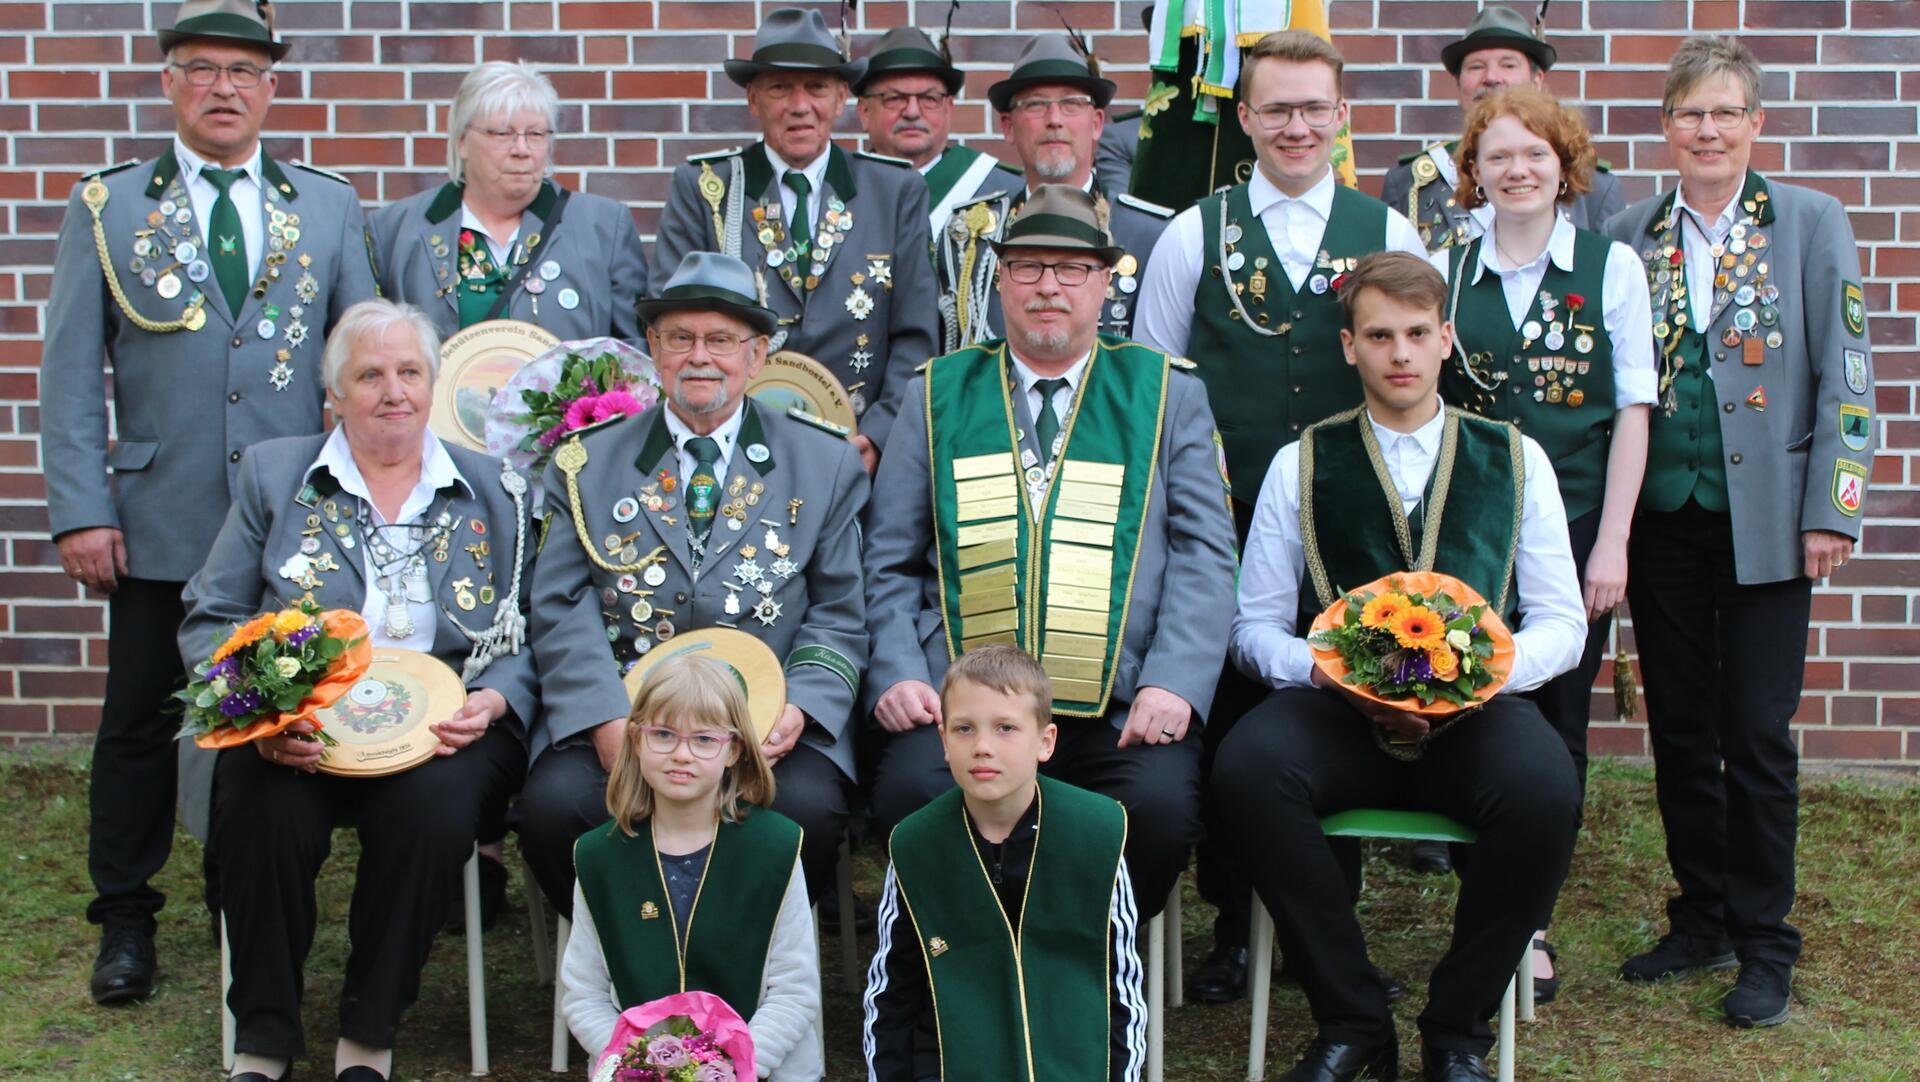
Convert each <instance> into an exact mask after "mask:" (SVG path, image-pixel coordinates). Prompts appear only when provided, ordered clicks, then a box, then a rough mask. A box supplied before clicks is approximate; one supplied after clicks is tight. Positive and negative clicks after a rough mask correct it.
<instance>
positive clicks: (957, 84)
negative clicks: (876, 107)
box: [849, 50, 967, 94]
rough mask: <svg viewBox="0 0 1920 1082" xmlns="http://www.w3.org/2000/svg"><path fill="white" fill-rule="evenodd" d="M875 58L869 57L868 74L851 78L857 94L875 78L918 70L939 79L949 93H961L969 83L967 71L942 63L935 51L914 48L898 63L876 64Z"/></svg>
mask: <svg viewBox="0 0 1920 1082" xmlns="http://www.w3.org/2000/svg"><path fill="white" fill-rule="evenodd" d="M874 60H875V58H874V57H871V56H870V57H867V71H866V74H864V75H862V76H861V77H860V78H859V79H858V80H849V81H850V82H851V83H852V86H853V92H854V93H855V94H865V93H866V92H867V87H868V86H870V85H872V83H873V81H874V80H875V79H879V78H881V77H883V76H887V75H911V74H914V73H916V72H917V73H921V74H925V75H931V76H933V77H934V78H936V79H939V80H940V82H941V83H943V84H945V86H946V88H947V93H949V94H958V93H960V88H961V87H963V86H965V85H967V73H966V72H964V71H961V70H960V69H959V68H956V67H953V66H951V65H948V64H943V63H941V62H940V58H939V56H938V55H936V54H934V53H925V54H922V53H920V51H919V50H913V51H912V53H911V54H910V55H909V56H907V57H902V58H901V59H900V60H899V61H898V62H897V63H892V64H889V63H886V62H885V61H884V60H882V61H881V62H880V63H879V64H875V63H874Z"/></svg>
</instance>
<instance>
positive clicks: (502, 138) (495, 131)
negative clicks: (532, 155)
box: [469, 128, 553, 151]
mask: <svg viewBox="0 0 1920 1082" xmlns="http://www.w3.org/2000/svg"><path fill="white" fill-rule="evenodd" d="M469 130H471V131H477V132H479V133H480V137H481V138H482V139H485V140H486V141H487V142H489V143H492V144H493V145H494V146H496V147H500V148H502V149H504V148H506V147H510V146H512V145H513V144H515V143H517V142H519V141H520V140H522V139H525V140H526V141H527V149H528V150H532V151H541V150H545V149H547V143H548V141H549V140H551V139H552V138H553V133H552V132H550V131H547V130H546V129H545V128H529V129H527V130H526V131H515V130H513V129H512V128H473V129H469Z"/></svg>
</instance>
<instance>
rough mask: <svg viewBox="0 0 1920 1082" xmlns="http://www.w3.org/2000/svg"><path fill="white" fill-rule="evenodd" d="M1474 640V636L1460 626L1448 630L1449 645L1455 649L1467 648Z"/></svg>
mask: <svg viewBox="0 0 1920 1082" xmlns="http://www.w3.org/2000/svg"><path fill="white" fill-rule="evenodd" d="M1472 642H1473V636H1471V635H1469V634H1468V633H1467V632H1465V631H1463V630H1461V629H1459V628H1455V629H1454V630H1452V631H1449V632H1447V645H1448V646H1451V647H1453V648H1454V649H1455V650H1465V649H1466V648H1467V646H1468V645H1469V644H1471V643H1472Z"/></svg>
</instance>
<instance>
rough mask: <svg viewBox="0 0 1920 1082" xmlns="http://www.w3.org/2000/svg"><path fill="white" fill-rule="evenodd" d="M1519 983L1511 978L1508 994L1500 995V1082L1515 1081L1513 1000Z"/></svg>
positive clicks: (1508, 983) (1508, 984)
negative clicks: (1515, 988)
mask: <svg viewBox="0 0 1920 1082" xmlns="http://www.w3.org/2000/svg"><path fill="white" fill-rule="evenodd" d="M1518 983H1519V981H1518V980H1517V979H1516V980H1509V981H1508V982H1507V991H1506V994H1505V995H1503V996H1501V997H1500V1067H1499V1076H1500V1082H1513V1001H1514V986H1515V985H1516V984H1518Z"/></svg>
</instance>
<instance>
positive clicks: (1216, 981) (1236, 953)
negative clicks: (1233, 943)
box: [1187, 946, 1247, 1003]
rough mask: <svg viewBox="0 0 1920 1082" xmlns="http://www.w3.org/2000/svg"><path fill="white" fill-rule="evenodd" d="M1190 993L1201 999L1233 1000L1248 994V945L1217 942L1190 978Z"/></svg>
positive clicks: (1188, 992)
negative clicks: (1226, 945)
mask: <svg viewBox="0 0 1920 1082" xmlns="http://www.w3.org/2000/svg"><path fill="white" fill-rule="evenodd" d="M1187 995H1188V997H1189V998H1192V999H1197V1000H1199V1001H1200V1002H1202V1003H1232V1002H1233V1001H1234V1000H1237V999H1244V998H1246V995H1247V948H1246V947H1244V946H1239V947H1222V946H1215V947H1214V948H1213V953H1212V954H1209V955H1207V960H1206V961H1204V962H1201V963H1200V968H1198V969H1196V970H1194V971H1193V976H1192V977H1189V978H1188V979H1187Z"/></svg>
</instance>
